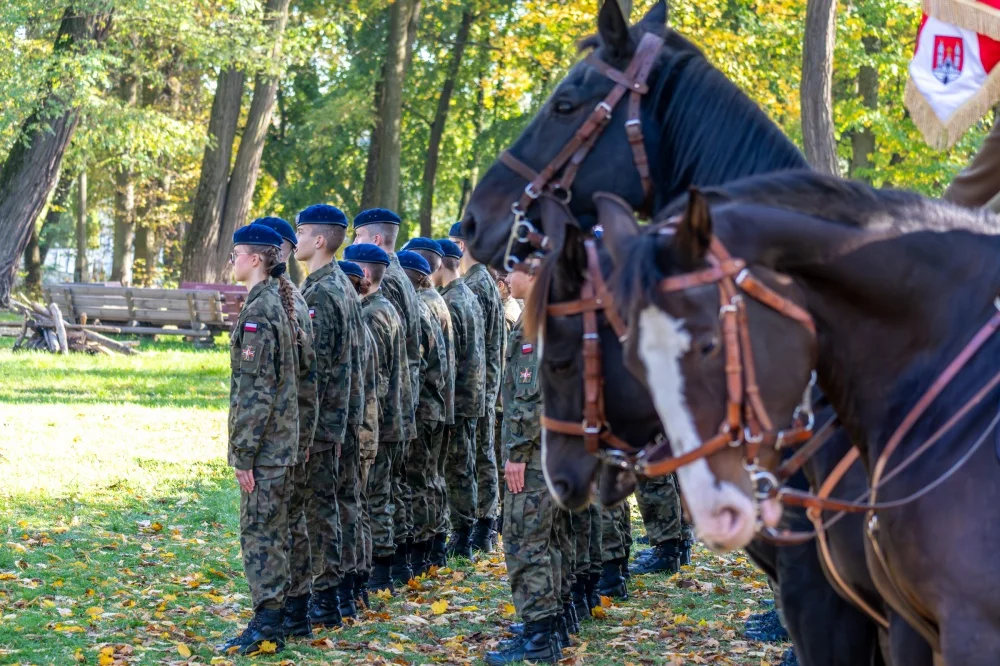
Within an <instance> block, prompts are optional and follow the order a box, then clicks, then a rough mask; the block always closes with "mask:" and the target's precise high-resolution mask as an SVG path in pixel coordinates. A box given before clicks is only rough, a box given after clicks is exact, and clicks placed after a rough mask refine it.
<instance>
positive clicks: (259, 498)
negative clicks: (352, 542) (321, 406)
mask: <svg viewBox="0 0 1000 666" xmlns="http://www.w3.org/2000/svg"><path fill="white" fill-rule="evenodd" d="M281 240H282V239H281V236H280V235H278V233H277V232H275V231H274V230H272V229H268V228H266V227H263V226H261V225H249V226H246V227H243V228H241V229H238V230H237V231H236V233H234V234H233V246H234V247H233V252H232V254H231V255H230V257H229V260H230V263H231V264H232V266H233V277H234V278H235V279H236V281H237V282H242V283H243V284H245V285H246V287H247V289H249V290H250V293H249V294H248V295H247V300H246V302H245V303H244V304H243V309H242V311H241V312H240V317H239V321H238V322H237V325H236V329H235V330H234V331H233V333H232V343H231V350H230V365H231V368H232V378H231V381H230V390H229V456H228V457H229V464H230V465H231V466H232V467H233V468H234V469H235V471H236V481H237V482H238V483H239V485H240V491H241V492H240V548H241V550H242V553H243V569H244V572H245V573H246V577H247V583H248V584H249V586H250V597H251V600H252V602H253V610H254V616H253V619H251V620H250V624H249V625H248V626H247V628H246V629H245V630H244V631H243V633H241V634H240V635H239V636H236V637H235V638H232V639H230V640H229V641H227V642H226V643H225V644H224V645H222V646H221V649H222V650H223V651H225V652H227V653H239V654H249V653H253V652H256V651H258V650H259V649H260V648H261V646H262V645H263V643H265V642H268V643H270V644H272V645H273V646H274V648H275V649H277V650H280V649H281V648H282V647H284V635H283V633H282V630H281V607H282V604H283V603H284V601H285V595H286V592H287V589H288V576H289V572H288V548H289V540H290V539H289V527H288V493H289V490H290V484H291V479H290V477H291V472H290V468H291V467H292V466H294V465H295V463H296V457H297V454H298V443H299V406H298V385H297V381H296V376H297V375H296V373H297V370H298V358H297V352H296V348H297V343H296V340H297V339H298V338H299V336H300V335H302V332H301V330H300V329H299V326H298V324H297V322H296V317H295V303H294V297H293V293H292V284H291V282H289V281H288V278H287V277H285V264H284V263H283V262H281V261H279V258H278V253H279V248H280V247H281Z"/></svg>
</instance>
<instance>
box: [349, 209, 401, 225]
mask: <svg viewBox="0 0 1000 666" xmlns="http://www.w3.org/2000/svg"><path fill="white" fill-rule="evenodd" d="M401 221H402V220H400V219H399V215H396V214H395V213H393V212H392V211H391V210H386V209H385V208H369V209H368V210H363V211H361V212H360V213H358V214H357V215H356V216H355V218H354V228H355V229H357V228H359V227H363V226H365V225H367V224H379V223H382V222H385V223H387V224H395V225H397V226H399V223H400V222H401Z"/></svg>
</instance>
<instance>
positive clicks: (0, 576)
mask: <svg viewBox="0 0 1000 666" xmlns="http://www.w3.org/2000/svg"><path fill="white" fill-rule="evenodd" d="M0 580H17V574H12V573H0Z"/></svg>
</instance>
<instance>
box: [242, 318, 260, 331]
mask: <svg viewBox="0 0 1000 666" xmlns="http://www.w3.org/2000/svg"><path fill="white" fill-rule="evenodd" d="M258 328H259V326H258V325H257V322H255V321H247V322H244V323H243V330H244V331H246V332H248V333H256V332H257V329H258Z"/></svg>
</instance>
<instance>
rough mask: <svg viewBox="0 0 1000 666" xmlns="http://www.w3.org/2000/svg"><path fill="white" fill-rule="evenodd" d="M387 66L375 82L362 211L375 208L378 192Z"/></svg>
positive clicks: (383, 67) (383, 66) (362, 192)
mask: <svg viewBox="0 0 1000 666" xmlns="http://www.w3.org/2000/svg"><path fill="white" fill-rule="evenodd" d="M384 79H385V64H384V63H383V65H382V75H381V77H380V78H379V80H378V81H376V82H375V121H374V123H373V124H372V129H371V135H370V137H369V139H368V160H367V161H366V162H365V183H364V185H363V186H362V188H361V210H366V209H368V208H374V207H375V193H376V191H377V190H378V158H379V148H381V140H380V139H381V137H382V104H383V100H384V99H385V95H384V94H383V91H384V90H385V85H384V84H383V81H384Z"/></svg>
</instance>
